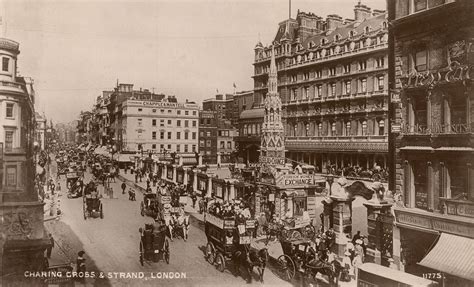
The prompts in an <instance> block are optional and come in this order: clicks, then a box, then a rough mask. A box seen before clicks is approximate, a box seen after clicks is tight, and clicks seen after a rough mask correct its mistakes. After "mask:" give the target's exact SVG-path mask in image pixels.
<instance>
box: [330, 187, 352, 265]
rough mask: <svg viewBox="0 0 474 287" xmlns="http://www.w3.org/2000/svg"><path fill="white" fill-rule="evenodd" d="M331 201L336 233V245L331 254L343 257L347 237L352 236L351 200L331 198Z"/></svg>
mask: <svg viewBox="0 0 474 287" xmlns="http://www.w3.org/2000/svg"><path fill="white" fill-rule="evenodd" d="M331 200H332V201H333V209H332V212H333V214H332V216H333V224H334V225H333V228H334V231H335V233H336V244H335V246H334V248H333V250H332V251H333V252H334V253H336V254H337V255H338V256H340V257H343V256H344V250H345V248H346V244H347V236H349V237H351V236H352V200H351V199H349V198H342V197H336V196H331Z"/></svg>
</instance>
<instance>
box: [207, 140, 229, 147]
mask: <svg viewBox="0 0 474 287" xmlns="http://www.w3.org/2000/svg"><path fill="white" fill-rule="evenodd" d="M199 147H202V148H205V147H212V141H211V140H199ZM219 148H221V149H226V148H227V149H232V141H219Z"/></svg>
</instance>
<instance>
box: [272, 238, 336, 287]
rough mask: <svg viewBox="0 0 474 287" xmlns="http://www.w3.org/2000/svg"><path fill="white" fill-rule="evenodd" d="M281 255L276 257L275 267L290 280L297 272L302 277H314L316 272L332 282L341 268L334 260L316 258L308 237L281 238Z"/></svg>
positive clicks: (282, 275)
mask: <svg viewBox="0 0 474 287" xmlns="http://www.w3.org/2000/svg"><path fill="white" fill-rule="evenodd" d="M280 244H281V248H282V250H283V255H280V256H279V257H278V259H277V264H278V266H277V268H278V273H279V275H280V277H282V278H283V279H285V280H288V281H290V280H291V279H293V278H294V277H295V276H296V274H297V273H300V274H301V276H302V277H303V278H306V277H311V276H312V277H313V279H315V278H316V274H317V273H321V274H323V275H326V276H327V277H328V281H329V283H330V284H334V283H335V282H334V279H338V275H339V273H340V271H341V269H342V267H341V265H340V263H339V262H338V261H337V260H334V261H333V262H331V263H327V262H324V261H320V260H319V259H318V258H317V255H316V251H315V250H314V249H313V248H312V247H311V241H310V240H308V239H296V240H295V239H293V240H281V241H280Z"/></svg>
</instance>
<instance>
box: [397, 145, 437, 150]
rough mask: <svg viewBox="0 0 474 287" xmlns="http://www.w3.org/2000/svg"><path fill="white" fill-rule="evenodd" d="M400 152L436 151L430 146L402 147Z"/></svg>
mask: <svg viewBox="0 0 474 287" xmlns="http://www.w3.org/2000/svg"><path fill="white" fill-rule="evenodd" d="M400 150H426V151H434V148H432V147H430V146H404V147H401V148H400Z"/></svg>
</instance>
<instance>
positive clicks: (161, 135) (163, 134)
mask: <svg viewBox="0 0 474 287" xmlns="http://www.w3.org/2000/svg"><path fill="white" fill-rule="evenodd" d="M160 139H161V140H164V139H165V132H160Z"/></svg>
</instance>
